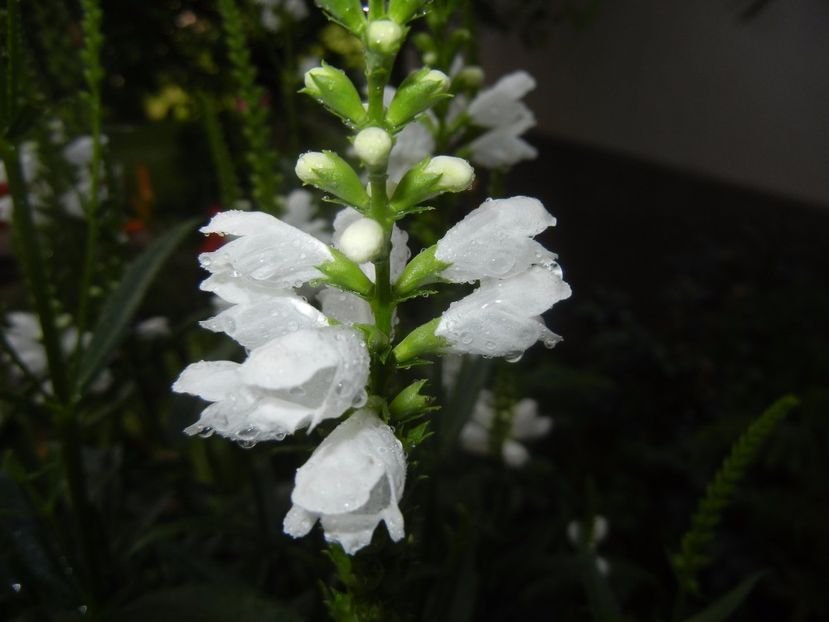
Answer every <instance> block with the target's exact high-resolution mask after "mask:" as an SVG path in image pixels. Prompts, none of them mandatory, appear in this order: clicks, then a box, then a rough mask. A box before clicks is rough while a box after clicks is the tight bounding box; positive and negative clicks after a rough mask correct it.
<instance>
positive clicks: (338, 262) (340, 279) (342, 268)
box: [316, 248, 374, 296]
mask: <svg viewBox="0 0 829 622" xmlns="http://www.w3.org/2000/svg"><path fill="white" fill-rule="evenodd" d="M330 250H331V254H332V255H333V256H334V259H333V260H332V261H327V262H325V263H323V264H320V265H318V266H316V268H317V270H319V271H320V272H322V273H323V274H324V275H325V282H326V283H330V284H331V285H333V286H335V287H338V288H339V289H343V290H345V291H349V292H354V293H355V294H359V295H361V296H370V295H371V293H372V292H373V291H374V283H372V282H371V279H369V278H368V277H367V276H366V275H365V274H364V273H363V271H362V270H361V269H360V266H358V265H357V264H356V263H354V262H353V261H351V260H350V259H349V258H348V257H346V256H345V255H344V254H343V253H341V252H340V251H338V250H337V249H336V248H331V249H330Z"/></svg>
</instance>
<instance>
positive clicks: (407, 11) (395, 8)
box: [389, 0, 426, 25]
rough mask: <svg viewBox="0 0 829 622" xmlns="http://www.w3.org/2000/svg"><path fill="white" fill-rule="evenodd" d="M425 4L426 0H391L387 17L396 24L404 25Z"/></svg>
mask: <svg viewBox="0 0 829 622" xmlns="http://www.w3.org/2000/svg"><path fill="white" fill-rule="evenodd" d="M425 4H426V0H391V2H389V17H390V18H391V19H393V20H394V21H396V22H397V23H398V24H401V25H405V24H407V23H408V22H409V21H410V20H411V19H412V18H414V17H416V15H415V14H416V13H417V12H418V11H419V10H420V9H421V7H423V5H425Z"/></svg>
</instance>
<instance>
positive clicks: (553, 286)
mask: <svg viewBox="0 0 829 622" xmlns="http://www.w3.org/2000/svg"><path fill="white" fill-rule="evenodd" d="M569 297H570V286H569V285H567V283H565V282H564V281H563V280H562V278H561V274H560V272H558V271H556V270H552V269H547V268H542V267H538V266H535V267H532V268H530V269H529V270H527V271H526V272H522V273H521V274H517V275H515V276H512V277H510V278H508V279H503V280H495V279H485V280H482V281H481V286H480V287H479V288H478V289H476V290H475V291H474V292H472V293H471V294H469V295H468V296H466V297H465V298H462V299H460V300H457V301H455V302H453V303H452V304H451V305H449V309H447V310H446V311H445V312H444V313H443V315H442V316H441V319H440V322H439V323H438V326H437V329H435V335H436V336H438V337H443V338H444V339H446V341H447V342H448V350H449V351H450V352H454V353H456V354H482V355H484V356H503V357H506V358H507V360H517V359H518V358H519V357H520V356H521V355H522V354H523V352H524V350H526V349H527V348H529V347H530V346H531V345H533V344H534V343H535V342H536V341H538V340H540V339H541V340H543V341H544V345H545V346H547V347H548V348H552V347H553V346H555V345H556V343H558V342H559V341H561V337H559V336H558V335H556V334H555V333H553V332H552V331H551V330H550V329H548V328H547V327H546V326H545V325H544V320H542V319H541V317H540V316H541V314H542V313H544V312H545V311H546V310H547V309H549V308H550V307H552V306H553V305H554V304H555V303H556V302H558V301H560V300H564V299H565V298H569Z"/></svg>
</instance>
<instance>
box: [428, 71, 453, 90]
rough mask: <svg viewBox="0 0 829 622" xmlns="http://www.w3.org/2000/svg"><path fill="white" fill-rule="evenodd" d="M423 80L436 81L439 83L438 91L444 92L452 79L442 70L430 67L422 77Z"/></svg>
mask: <svg viewBox="0 0 829 622" xmlns="http://www.w3.org/2000/svg"><path fill="white" fill-rule="evenodd" d="M423 81H424V82H437V83H439V84H440V87H439V88H438V89H437V90H439V91H440V92H446V91H448V90H449V86H450V85H451V83H452V81H451V80H450V79H449V76H447V75H446V74H445V73H443V72H442V71H438V70H437V69H432V70H431V71H430V72H429V73H427V74H426V75H425V76H424V77H423Z"/></svg>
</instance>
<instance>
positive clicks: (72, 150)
mask: <svg viewBox="0 0 829 622" xmlns="http://www.w3.org/2000/svg"><path fill="white" fill-rule="evenodd" d="M107 141H108V139H107V137H106V136H101V143H102V144H104V145H105V144H106V143H107ZM92 148H93V141H92V137H91V136H79V137H78V138H75V139H74V140H73V141H71V142H70V143H68V144H67V145H66V146H65V147H64V148H63V158H64V160H66V161H67V162H69V164H71V165H72V167H73V168H74V169H75V170H74V175H75V179H74V183H73V185H72V188H70V189H69V190H67V191H66V192H64V193H63V195H61V197H60V204H61V205H62V206H63V209H64V211H65V212H66V213H67V214H69V215H71V216H75V217H77V218H83V217H84V215H85V214H84V209H83V203H84V201H87V200H88V199H89V197H90V196H91V195H92V172H91V171H90V165H91V164H92ZM100 177H101V179H103V163H102V166H101V171H100ZM106 198H107V190H106V186H104V184H102V183H99V188H98V200H100V201H102V200H104V199H106Z"/></svg>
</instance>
